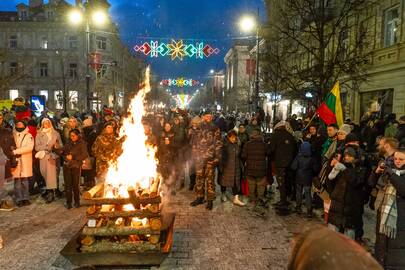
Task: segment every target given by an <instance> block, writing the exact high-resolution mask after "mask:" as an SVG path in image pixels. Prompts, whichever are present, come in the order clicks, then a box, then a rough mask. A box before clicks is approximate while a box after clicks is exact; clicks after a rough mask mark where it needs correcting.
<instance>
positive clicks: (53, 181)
mask: <svg viewBox="0 0 405 270" xmlns="http://www.w3.org/2000/svg"><path fill="white" fill-rule="evenodd" d="M59 148H62V140H61V137H60V135H59V132H57V131H56V130H55V129H54V128H53V126H52V122H51V120H49V119H48V118H44V119H42V122H41V129H40V130H39V132H38V134H37V137H36V139H35V150H36V151H37V154H36V155H35V157H36V158H39V159H40V161H39V167H40V171H41V174H42V176H43V177H44V179H45V182H46V196H45V200H46V202H47V203H51V202H52V201H53V200H54V199H55V190H56V189H57V188H58V186H57V179H58V176H57V167H58V155H56V154H55V153H52V149H59Z"/></svg>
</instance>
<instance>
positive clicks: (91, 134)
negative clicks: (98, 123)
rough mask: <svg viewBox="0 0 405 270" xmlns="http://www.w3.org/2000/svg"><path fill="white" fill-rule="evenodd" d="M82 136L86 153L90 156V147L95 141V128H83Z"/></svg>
mask: <svg viewBox="0 0 405 270" xmlns="http://www.w3.org/2000/svg"><path fill="white" fill-rule="evenodd" d="M83 136H84V140H85V141H86V144H87V152H88V153H89V155H92V147H93V144H94V142H95V141H96V139H97V128H96V127H95V126H89V127H84V128H83Z"/></svg>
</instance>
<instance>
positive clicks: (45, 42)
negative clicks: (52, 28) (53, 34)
mask: <svg viewBox="0 0 405 270" xmlns="http://www.w3.org/2000/svg"><path fill="white" fill-rule="evenodd" d="M41 49H43V50H47V49H48V39H47V38H46V37H43V38H42V40H41Z"/></svg>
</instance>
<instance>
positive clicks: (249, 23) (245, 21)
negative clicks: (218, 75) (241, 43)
mask: <svg viewBox="0 0 405 270" xmlns="http://www.w3.org/2000/svg"><path fill="white" fill-rule="evenodd" d="M259 12H260V11H259V9H257V17H256V18H255V17H254V16H243V17H242V18H241V19H240V21H239V28H240V30H241V31H242V32H245V33H250V32H253V31H254V30H256V79H255V92H254V99H253V102H254V105H255V107H260V104H259V91H260V89H259V84H260V80H259V61H260V57H259V56H260V36H259ZM255 109H256V108H255Z"/></svg>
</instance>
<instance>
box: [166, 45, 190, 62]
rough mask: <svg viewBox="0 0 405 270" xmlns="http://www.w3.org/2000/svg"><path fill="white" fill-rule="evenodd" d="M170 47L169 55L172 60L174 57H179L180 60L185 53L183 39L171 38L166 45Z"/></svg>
mask: <svg viewBox="0 0 405 270" xmlns="http://www.w3.org/2000/svg"><path fill="white" fill-rule="evenodd" d="M167 47H169V49H170V52H169V53H170V55H171V57H172V60H175V59H176V58H179V59H180V60H183V58H184V57H185V56H186V55H187V54H186V52H185V51H184V48H185V45H184V43H183V40H179V41H177V42H176V41H175V40H172V43H170V44H169V45H167Z"/></svg>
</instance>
